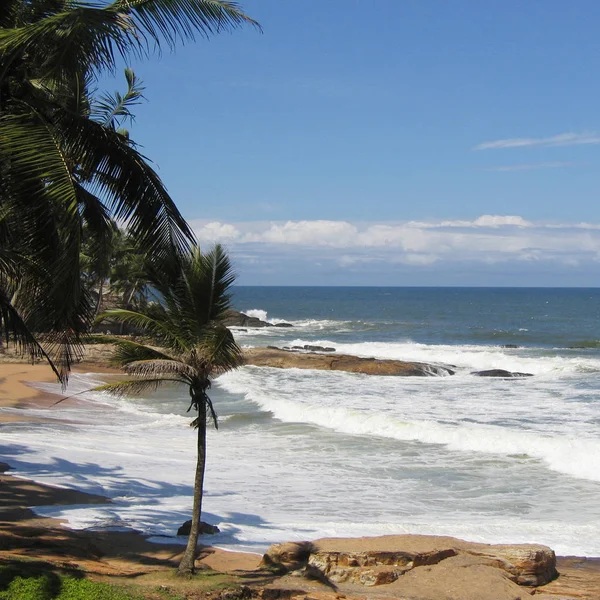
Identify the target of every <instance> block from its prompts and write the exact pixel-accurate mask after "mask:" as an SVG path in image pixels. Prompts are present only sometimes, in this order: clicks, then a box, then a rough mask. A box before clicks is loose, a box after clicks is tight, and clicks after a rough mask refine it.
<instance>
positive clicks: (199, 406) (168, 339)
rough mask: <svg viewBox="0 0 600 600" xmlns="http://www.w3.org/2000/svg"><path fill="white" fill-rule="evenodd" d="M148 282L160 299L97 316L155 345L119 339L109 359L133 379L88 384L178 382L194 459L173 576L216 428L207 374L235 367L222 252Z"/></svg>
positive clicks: (188, 561)
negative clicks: (189, 505)
mask: <svg viewBox="0 0 600 600" xmlns="http://www.w3.org/2000/svg"><path fill="white" fill-rule="evenodd" d="M149 275H150V277H149V281H150V284H151V285H152V287H153V288H155V289H156V291H157V292H158V293H159V294H160V297H161V299H162V300H161V303H160V304H158V303H155V304H150V305H148V306H147V307H146V310H144V311H139V312H136V311H131V310H111V311H107V312H106V313H104V314H103V315H101V317H104V316H106V317H110V318H111V319H114V320H117V321H121V322H123V323H129V324H131V325H133V326H135V327H136V328H140V329H143V330H145V331H146V332H147V333H148V334H149V335H151V336H152V337H153V338H154V340H155V341H156V344H157V345H158V346H159V347H161V348H164V350H157V349H156V348H154V347H150V346H147V345H143V344H138V343H135V342H130V341H120V342H118V344H117V351H116V354H115V357H114V364H115V365H118V366H121V367H123V368H124V369H125V371H126V372H127V373H128V374H129V375H132V376H133V379H131V380H127V381H121V382H117V383H111V384H108V385H104V386H101V387H99V388H96V389H98V390H105V391H110V392H112V393H117V394H139V393H142V392H145V391H148V390H155V389H156V388H158V387H159V386H162V385H164V384H165V383H168V382H176V383H180V384H183V385H185V386H186V387H187V388H188V390H189V394H190V398H191V403H190V407H189V408H188V411H189V410H191V409H193V410H194V411H195V412H196V415H197V416H196V418H195V419H194V420H193V421H192V423H191V425H192V426H193V427H195V428H196V430H197V432H198V435H197V463H196V475H195V479H194V504H193V512H192V526H191V530H190V536H189V539H188V544H187V547H186V550H185V553H184V555H183V558H182V560H181V564H180V565H179V570H178V573H179V574H180V575H188V574H192V573H193V572H194V561H195V559H196V553H197V543H198V534H199V527H200V517H201V513H202V491H203V484H204V470H205V462H206V426H207V418H210V419H211V420H212V421H213V423H214V425H215V427H216V426H217V414H216V412H215V409H214V407H213V405H212V402H211V400H210V398H209V396H208V393H207V392H208V390H209V389H210V385H211V378H212V377H214V376H215V375H218V374H220V373H225V372H227V371H230V370H232V369H235V368H236V367H238V366H240V365H241V364H242V352H241V349H240V348H239V346H238V345H237V343H236V342H235V340H234V338H233V335H232V334H231V332H230V331H229V329H227V327H225V326H224V325H223V324H222V322H221V320H222V319H223V317H224V316H225V314H226V312H227V311H228V310H229V309H230V307H231V306H230V294H229V290H230V288H231V286H232V284H233V282H234V279H235V276H234V274H233V272H232V268H231V264H230V261H229V258H228V257H227V254H226V253H225V251H224V250H223V248H222V247H221V246H219V245H217V246H215V247H214V248H213V249H212V250H211V251H210V252H207V253H205V254H202V253H201V252H200V249H199V248H197V247H196V248H193V249H192V250H191V252H190V253H189V254H188V255H186V256H185V257H183V258H182V259H181V268H180V269H179V270H177V271H173V272H172V274H170V275H169V276H166V275H165V272H164V271H163V272H157V271H155V272H152V271H151V270H150V273H149Z"/></svg>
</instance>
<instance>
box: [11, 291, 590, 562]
mask: <svg viewBox="0 0 600 600" xmlns="http://www.w3.org/2000/svg"><path fill="white" fill-rule="evenodd" d="M234 306H235V307H236V308H237V309H239V310H241V311H243V312H246V313H248V314H250V315H253V316H258V317H261V318H262V319H264V320H268V321H269V322H271V323H274V324H275V323H278V322H281V321H285V322H289V323H291V324H292V325H293V327H289V328H287V327H286V328H284V327H282V328H279V327H268V328H264V329H246V330H244V329H241V328H238V329H234V333H235V336H236V339H237V340H238V342H239V343H240V344H241V345H242V346H267V345H274V346H292V345H299V346H302V345H305V344H312V345H321V346H330V347H334V348H336V351H337V352H340V353H346V354H354V355H358V356H366V357H377V358H394V359H401V360H407V361H422V362H433V363H443V364H446V365H453V368H454V370H455V371H456V374H455V375H452V376H446V377H441V376H440V377H384V376H372V375H361V374H352V373H343V372H327V371H309V370H296V369H288V370H281V369H275V368H259V367H251V366H248V367H244V368H241V369H239V370H237V371H235V372H233V373H229V374H226V375H223V376H221V377H219V378H218V379H217V380H215V382H214V384H213V387H212V389H211V397H212V399H213V402H214V405H215V407H216V408H217V412H218V413H219V416H220V426H219V430H218V431H214V430H210V431H209V436H208V461H207V474H206V480H205V495H204V511H203V519H204V520H206V521H208V522H210V523H212V524H216V525H218V527H219V528H220V529H221V533H219V534H217V535H216V536H211V537H210V542H211V543H212V544H214V545H216V546H219V547H221V548H225V549H231V550H242V551H249V552H264V551H265V550H266V548H267V547H268V546H269V545H270V544H271V543H274V542H279V541H286V540H310V539H316V538H319V537H333V536H335V537H339V536H344V537H346V536H363V535H384V534H401V533H421V534H440V535H452V536H456V537H461V538H464V539H467V540H473V541H480V542H489V543H520V542H538V543H543V544H547V545H549V546H550V547H552V548H553V549H554V550H555V551H556V552H557V553H558V554H562V555H580V556H600V289H598V288H590V289H571V288H561V289H542V288H518V289H517V288H366V287H363V288H358V287H357V288H339V287H330V288H325V287H313V288H302V287H277V288H276V287H238V288H235V293H234ZM486 369H506V370H509V371H515V372H525V373H531V374H532V376H531V377H527V378H518V379H495V378H484V377H478V376H475V375H473V374H472V373H473V372H474V371H480V370H486ZM101 381H102V378H101V377H100V376H98V375H96V374H93V373H90V374H85V375H75V376H73V377H72V380H71V383H70V386H69V393H71V394H73V393H76V392H82V391H84V390H86V389H89V388H90V387H92V386H93V385H94V384H97V383H99V382H101ZM40 387H42V388H43V389H46V390H49V391H55V392H57V391H59V388H58V386H56V385H54V384H42V385H41V386H40ZM188 404H189V396H188V394H187V391H186V390H185V389H182V388H178V387H173V386H170V387H165V388H163V389H162V390H160V391H159V392H157V393H155V394H153V395H151V396H148V397H145V398H134V399H127V400H124V399H118V398H114V397H111V396H109V395H108V394H105V393H102V394H101V393H83V394H81V395H79V396H78V403H77V404H75V403H73V402H71V401H69V400H66V401H64V402H62V403H61V404H59V405H57V406H56V407H55V408H54V409H53V410H52V416H54V417H56V418H57V419H61V420H62V422H58V421H55V422H41V423H35V422H27V423H8V424H4V425H2V426H1V428H0V457H1V459H2V460H5V461H6V462H8V463H10V464H11V465H13V466H14V467H15V468H16V469H17V471H16V474H17V475H22V476H25V477H30V478H33V479H35V480H37V481H41V482H46V483H51V484H55V485H68V486H72V487H75V488H78V489H81V490H84V491H88V492H93V493H99V494H105V495H108V496H110V497H111V498H112V499H113V502H112V503H111V504H107V505H91V506H75V507H41V508H36V511H37V512H38V513H40V514H43V515H48V516H55V517H60V518H63V519H65V520H67V522H68V524H69V525H70V526H71V527H74V528H88V529H94V528H97V529H104V528H111V529H120V530H126V529H137V530H140V531H142V532H144V533H146V534H149V535H151V536H153V539H155V540H156V541H161V540H162V541H173V538H174V536H175V534H176V530H177V528H178V526H179V525H180V524H181V523H182V522H183V521H185V520H186V519H188V518H190V511H191V501H192V484H193V476H194V465H195V455H194V452H195V445H194V435H195V434H194V431H193V430H191V428H190V427H189V426H188V424H189V422H190V420H191V417H190V416H189V415H187V414H186V412H185V411H186V409H187V407H188ZM3 410H6V411H11V410H15V409H3ZM27 413H28V414H30V415H31V416H42V417H47V416H48V411H42V410H28V411H27ZM181 541H182V542H184V541H185V540H184V539H182V540H181Z"/></svg>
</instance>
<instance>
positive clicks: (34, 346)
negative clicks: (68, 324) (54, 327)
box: [0, 286, 64, 383]
mask: <svg viewBox="0 0 600 600" xmlns="http://www.w3.org/2000/svg"><path fill="white" fill-rule="evenodd" d="M0 321H1V323H0V327H1V328H0V333H2V334H3V335H4V339H5V341H6V343H7V344H13V343H14V344H15V345H16V346H17V348H18V350H19V351H20V352H21V353H22V354H29V356H30V357H31V359H32V360H34V359H36V358H41V359H45V360H46V361H47V362H48V364H49V365H50V368H51V369H52V370H53V371H54V373H55V374H56V376H57V378H58V379H59V380H60V381H61V382H63V383H64V377H63V374H62V373H61V372H60V371H59V370H58V369H57V368H56V366H55V365H54V363H53V362H52V360H51V358H50V357H49V356H48V354H47V353H46V351H45V350H44V348H43V346H42V345H41V344H40V343H39V342H38V341H37V339H36V338H35V336H34V335H33V333H32V332H31V331H30V330H29V328H28V327H27V324H26V323H25V321H24V320H23V319H22V317H21V315H20V314H19V313H18V311H17V310H16V309H15V307H14V306H13V305H12V304H11V302H10V300H9V298H8V296H7V294H6V290H5V288H4V287H3V286H0Z"/></svg>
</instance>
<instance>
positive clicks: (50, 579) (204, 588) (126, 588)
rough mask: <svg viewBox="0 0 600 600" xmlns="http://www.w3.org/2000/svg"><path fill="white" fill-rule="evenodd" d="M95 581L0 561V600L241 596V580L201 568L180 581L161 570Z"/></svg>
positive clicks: (185, 599) (40, 564)
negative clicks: (138, 575)
mask: <svg viewBox="0 0 600 600" xmlns="http://www.w3.org/2000/svg"><path fill="white" fill-rule="evenodd" d="M103 579H104V580H103V581H95V580H93V579H90V578H89V577H88V574H87V573H85V572H84V571H80V570H77V569H67V570H65V569H60V568H57V567H55V566H53V565H51V564H49V563H44V562H34V561H29V560H11V561H8V562H6V563H4V564H0V600H201V599H202V600H208V599H216V598H222V597H228V598H232V599H235V598H238V597H242V596H243V593H242V594H240V593H239V592H238V590H240V588H241V589H242V590H243V589H246V588H244V587H243V586H244V580H243V579H242V580H240V579H239V578H238V577H236V576H235V575H228V574H224V573H217V572H216V571H212V570H210V569H208V570H203V571H201V572H200V573H198V574H197V575H194V576H193V577H192V578H190V579H186V580H181V579H177V578H175V577H173V576H170V575H169V574H168V573H166V572H164V571H161V572H159V573H156V574H149V575H146V576H140V577H137V578H135V579H133V580H123V578H121V577H119V578H115V581H112V579H113V578H108V579H107V578H106V577H105V578H103Z"/></svg>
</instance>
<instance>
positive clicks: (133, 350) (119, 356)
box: [111, 340, 172, 367]
mask: <svg viewBox="0 0 600 600" xmlns="http://www.w3.org/2000/svg"><path fill="white" fill-rule="evenodd" d="M142 360H172V358H171V357H170V356H168V355H167V354H165V353H164V352H161V351H159V350H155V349H154V348H150V347H149V346H146V345H144V344H138V343H137V342H132V341H128V340H119V341H118V342H117V343H116V349H115V353H114V354H113V357H112V359H111V364H113V365H114V366H118V367H124V366H126V365H128V364H130V363H135V362H137V361H142Z"/></svg>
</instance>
